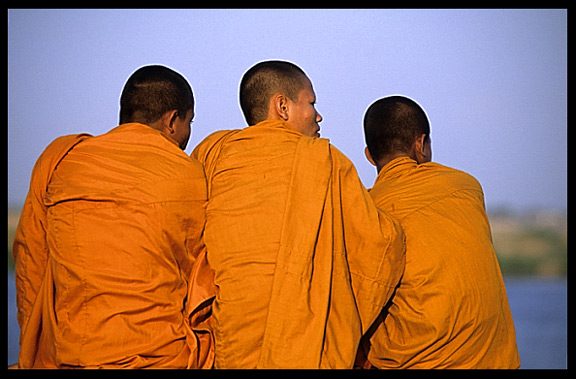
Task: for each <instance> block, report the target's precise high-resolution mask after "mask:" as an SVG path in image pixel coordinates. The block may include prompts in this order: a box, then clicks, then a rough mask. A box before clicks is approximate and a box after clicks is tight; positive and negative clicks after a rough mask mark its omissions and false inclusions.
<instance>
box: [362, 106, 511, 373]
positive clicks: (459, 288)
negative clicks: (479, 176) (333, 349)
mask: <svg viewBox="0 0 576 379" xmlns="http://www.w3.org/2000/svg"><path fill="white" fill-rule="evenodd" d="M396 101H397V102H399V103H402V104H403V105H402V106H406V104H408V106H409V107H419V106H418V105H417V104H415V103H411V101H410V100H409V99H408V100H404V99H403V98H400V99H397V97H390V98H385V99H381V102H382V103H383V105H382V107H381V108H379V105H380V104H378V103H379V102H380V101H377V102H375V103H374V104H375V106H374V107H373V108H369V109H368V111H367V116H366V117H365V129H367V131H366V136H367V139H368V138H369V137H370V136H374V135H375V133H370V131H369V129H371V128H372V129H374V128H382V129H386V128H388V124H384V123H379V122H378V121H377V120H378V119H379V117H377V115H378V114H379V112H383V113H384V114H385V115H387V114H389V113H390V112H393V107H394V103H395V102H396ZM386 118H387V119H388V120H389V119H393V117H382V118H381V119H386ZM428 133H429V129H428V131H425V128H420V129H418V130H417V133H413V140H412V144H410V147H409V148H407V149H405V150H404V151H403V152H402V151H398V149H397V148H395V147H393V148H391V150H389V151H387V152H385V153H382V152H378V151H377V148H375V146H376V145H377V144H375V143H372V144H371V146H372V151H368V155H369V158H370V159H371V160H372V161H373V162H374V163H377V168H378V170H379V173H378V177H377V179H376V182H375V184H374V186H373V188H372V189H371V190H370V195H371V196H372V197H373V198H374V200H375V202H376V204H377V206H379V207H381V208H382V209H384V210H386V211H388V212H390V213H391V214H392V215H393V216H395V217H396V218H397V219H398V220H399V222H400V223H401V225H402V228H403V229H404V232H405V235H406V269H405V273H404V276H403V277H402V280H401V282H400V285H399V286H398V288H397V289H396V293H395V295H394V297H393V298H392V300H391V303H390V304H389V306H387V309H386V311H385V312H383V313H382V315H381V316H380V317H379V320H378V321H377V322H376V323H375V325H374V326H373V327H372V330H371V331H370V333H369V335H368V338H367V341H368V342H367V343H366V345H365V346H364V348H365V350H367V352H368V354H367V355H368V360H369V362H370V363H371V364H372V365H374V366H375V367H378V368H517V367H519V365H520V361H519V358H518V351H517V347H516V337H515V332H514V324H513V320H512V315H511V312H510V308H509V305H508V300H507V295H506V290H505V287H504V282H503V280H502V275H501V272H500V268H499V265H498V261H497V259H496V255H495V252H494V248H493V245H492V239H491V233H490V225H489V221H488V218H487V216H486V212H485V207H484V195H483V191H482V188H481V186H480V184H479V183H478V181H477V180H476V179H475V178H473V177H472V176H471V175H469V174H467V173H465V172H462V171H459V170H456V169H453V168H449V167H447V166H443V165H440V164H437V163H433V162H430V160H429V159H427V157H430V156H431V149H430V145H429V142H428V146H426V140H427V139H428V141H429V135H428ZM381 135H386V132H383V133H382V134H381ZM387 145H388V146H394V143H392V142H390V141H387ZM398 145H399V144H396V145H395V146H398ZM381 146H384V144H382V145H381ZM374 156H376V157H379V158H376V159H374Z"/></svg>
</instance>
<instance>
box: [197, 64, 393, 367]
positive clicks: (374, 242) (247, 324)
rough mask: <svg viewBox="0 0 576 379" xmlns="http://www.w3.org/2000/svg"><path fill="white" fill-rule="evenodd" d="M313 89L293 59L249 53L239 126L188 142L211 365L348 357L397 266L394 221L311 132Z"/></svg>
mask: <svg viewBox="0 0 576 379" xmlns="http://www.w3.org/2000/svg"><path fill="white" fill-rule="evenodd" d="M315 101H316V96H315V93H314V90H313V88H312V83H311V82H310V80H309V79H308V77H307V76H306V74H305V73H304V71H303V70H302V69H300V68H299V67H298V66H296V65H294V64H292V63H290V62H285V61H265V62H260V63H258V64H256V65H255V66H253V67H252V68H250V69H249V70H248V71H247V72H246V73H245V74H244V76H243V78H242V81H241V83H240V105H241V108H242V111H243V113H244V116H245V118H246V121H247V123H248V125H249V126H248V127H246V128H244V129H236V130H227V131H219V132H216V133H214V134H212V135H210V136H208V137H207V138H206V139H205V140H204V141H202V142H201V143H200V144H199V145H198V146H197V147H196V149H195V150H194V151H193V153H192V156H193V157H194V158H197V159H198V160H199V161H200V162H201V163H202V164H203V165H204V169H205V172H206V177H207V181H208V195H209V201H208V206H207V210H206V229H205V235H204V238H205V243H206V248H207V252H208V253H207V256H208V262H209V264H210V266H212V268H213V269H214V275H215V277H214V281H215V284H216V286H217V288H218V292H217V295H216V298H215V300H214V303H213V304H212V307H213V308H212V311H213V318H214V337H215V367H216V368H351V367H352V365H353V363H354V358H355V355H356V351H357V348H358V343H359V341H360V338H361V336H362V334H363V333H365V332H366V330H367V329H368V327H369V326H370V325H371V324H372V322H373V321H374V320H375V318H376V316H377V315H378V313H379V312H380V311H381V309H382V307H383V306H384V304H385V303H386V302H387V301H388V299H389V297H390V296H391V294H392V291H393V290H394V287H395V286H396V284H397V283H398V281H399V279H400V276H401V274H402V272H403V267H404V238H403V232H402V230H401V228H400V227H399V225H398V223H397V222H396V221H395V220H394V219H393V218H392V217H390V216H389V215H388V214H386V213H385V212H382V211H379V210H378V209H377V208H376V207H375V205H374V202H373V200H372V199H371V198H370V196H369V194H368V192H367V191H366V189H365V188H364V187H363V185H362V183H361V182H360V180H359V178H358V175H357V173H356V170H355V168H354V166H353V165H352V163H351V162H350V161H349V160H348V159H347V158H346V157H345V156H344V155H343V154H342V153H341V152H339V151H338V150H337V149H336V148H334V147H333V146H332V145H331V144H330V143H329V141H328V140H327V139H322V138H318V137H319V130H320V127H319V123H320V122H321V121H322V116H321V115H320V114H319V113H318V112H317V110H316V108H315V105H314V103H315Z"/></svg>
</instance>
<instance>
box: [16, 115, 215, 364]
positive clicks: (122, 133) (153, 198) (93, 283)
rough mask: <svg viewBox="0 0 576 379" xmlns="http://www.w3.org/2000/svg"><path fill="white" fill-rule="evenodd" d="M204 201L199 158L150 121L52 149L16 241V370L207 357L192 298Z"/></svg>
mask: <svg viewBox="0 0 576 379" xmlns="http://www.w3.org/2000/svg"><path fill="white" fill-rule="evenodd" d="M206 200H207V193H206V181H205V176H204V174H203V169H202V167H201V165H200V164H199V163H198V162H196V161H194V160H193V159H191V158H190V157H188V156H187V155H186V154H185V153H184V152H183V151H182V150H180V149H179V148H178V146H177V145H176V144H175V143H173V142H172V141H170V140H168V138H166V137H165V136H163V135H162V134H161V133H160V132H158V131H156V130H154V129H152V128H150V127H148V126H146V125H142V124H123V125H121V126H119V127H117V128H115V129H113V130H111V131H110V132H108V133H106V134H103V135H101V136H98V137H91V136H89V135H85V134H84V135H76V136H65V137H61V138H58V139H56V140H55V141H54V142H53V143H52V144H51V145H50V146H48V147H47V148H46V150H45V151H44V153H43V154H42V155H41V157H40V158H39V160H38V162H37V163H36V165H35V167H34V170H33V173H32V179H31V185H30V192H29V193H28V196H27V198H26V202H25V205H24V208H23V212H22V215H21V219H20V222H19V226H18V229H17V233H16V237H15V242H14V249H13V251H14V258H15V261H16V286H17V303H18V321H19V324H20V327H21V338H20V345H21V348H20V356H19V364H20V367H23V368H29V367H37V368H42V367H54V368H74V367H85V368H96V367H100V368H119V367H134V368H136V367H138V368H141V367H172V368H185V367H187V366H189V365H196V366H202V365H203V364H204V363H205V362H204V360H205V359H209V355H208V354H206V353H205V352H200V350H201V349H200V346H199V345H198V343H199V341H198V340H196V339H194V332H193V326H192V325H190V324H189V322H188V321H189V318H190V316H191V315H192V314H193V310H191V309H190V308H186V307H187V305H186V298H187V294H188V292H189V288H188V281H189V277H190V274H191V272H192V270H193V265H194V263H195V261H196V258H197V257H198V256H202V254H204V253H205V250H204V244H203V240H202V232H203V227H204V222H205V205H206ZM207 274H208V275H209V274H210V273H209V272H207ZM197 300H198V299H197ZM197 303H200V301H197ZM192 353H194V354H192Z"/></svg>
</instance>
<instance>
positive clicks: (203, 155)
mask: <svg viewBox="0 0 576 379" xmlns="http://www.w3.org/2000/svg"><path fill="white" fill-rule="evenodd" d="M239 131H240V129H234V130H219V131H217V132H214V133H212V134H210V135H209V136H208V137H206V138H204V139H203V140H202V141H201V142H200V143H199V144H198V145H197V146H196V147H195V148H194V150H193V151H192V154H190V156H191V157H192V158H193V159H195V160H198V161H199V162H200V163H202V164H203V163H204V161H205V160H206V159H207V157H208V156H210V155H213V154H214V153H215V152H216V151H217V150H220V149H221V148H222V146H223V144H224V142H226V140H227V139H228V138H230V137H231V136H232V135H234V134H236V133H238V132H239Z"/></svg>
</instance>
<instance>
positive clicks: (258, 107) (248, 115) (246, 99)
mask: <svg viewBox="0 0 576 379" xmlns="http://www.w3.org/2000/svg"><path fill="white" fill-rule="evenodd" d="M308 83H309V80H308V78H307V76H306V74H305V73H304V71H303V70H302V69H301V68H300V67H298V66H296V65H295V64H293V63H290V62H285V61H264V62H260V63H257V64H256V65H254V66H253V67H251V68H250V69H249V70H248V71H246V73H245V74H244V76H243V77H242V81H241V82H240V107H241V108H242V112H243V113H244V118H245V119H246V122H247V123H248V125H255V124H257V123H259V122H261V121H264V120H266V119H267V117H268V110H269V105H270V99H271V98H272V96H274V95H276V94H282V95H285V96H286V97H288V98H289V99H290V100H292V101H297V100H298V94H299V92H300V91H301V90H302V89H303V88H304V87H305V86H306V85H309V84H308Z"/></svg>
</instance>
